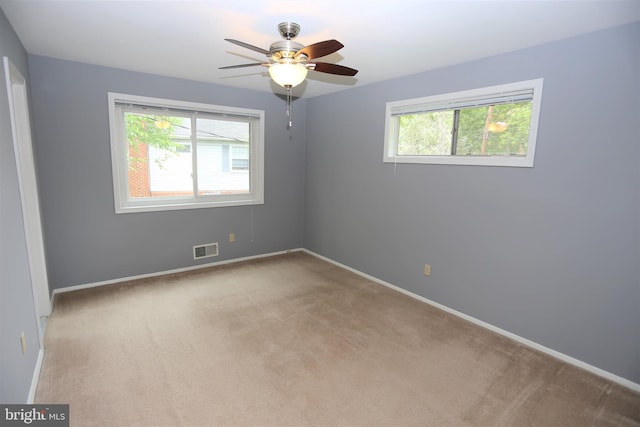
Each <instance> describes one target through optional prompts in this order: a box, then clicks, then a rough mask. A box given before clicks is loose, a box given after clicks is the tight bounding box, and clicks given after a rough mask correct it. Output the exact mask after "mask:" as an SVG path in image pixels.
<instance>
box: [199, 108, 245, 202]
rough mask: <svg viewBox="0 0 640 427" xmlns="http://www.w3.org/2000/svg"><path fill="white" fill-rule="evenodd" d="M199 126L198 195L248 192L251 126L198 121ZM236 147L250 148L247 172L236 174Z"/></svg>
mask: <svg viewBox="0 0 640 427" xmlns="http://www.w3.org/2000/svg"><path fill="white" fill-rule="evenodd" d="M196 126H197V128H198V132H197V137H198V147H197V149H198V150H197V152H198V154H197V156H198V194H200V195H211V194H243V193H249V192H250V185H249V183H250V174H249V170H248V150H249V149H248V147H249V135H250V132H249V131H250V128H249V123H247V122H238V121H227V120H214V119H203V118H198V119H197V121H196ZM235 145H241V146H246V147H247V149H246V150H247V155H246V166H247V168H246V169H245V170H246V173H233V172H234V171H235V169H234V164H233V159H234V157H233V156H234V155H235V154H236V152H235V151H234V150H233V148H234V146H235Z"/></svg>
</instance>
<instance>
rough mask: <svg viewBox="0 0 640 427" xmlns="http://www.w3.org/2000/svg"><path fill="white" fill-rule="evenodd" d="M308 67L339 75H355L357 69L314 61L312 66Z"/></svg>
mask: <svg viewBox="0 0 640 427" xmlns="http://www.w3.org/2000/svg"><path fill="white" fill-rule="evenodd" d="M309 65H312V64H309ZM309 68H311V69H312V70H314V71H319V72H321V73H328V74H337V75H339V76H355V75H356V74H358V70H354V69H353V68H349V67H345V66H343V65H338V64H329V63H326V62H316V63H314V64H313V66H312V67H309Z"/></svg>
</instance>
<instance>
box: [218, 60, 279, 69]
mask: <svg viewBox="0 0 640 427" xmlns="http://www.w3.org/2000/svg"><path fill="white" fill-rule="evenodd" d="M258 65H269V64H263V63H262V62H253V63H251V64H240V65H227V66H226V67H220V68H218V70H228V69H231V68H245V67H256V66H258Z"/></svg>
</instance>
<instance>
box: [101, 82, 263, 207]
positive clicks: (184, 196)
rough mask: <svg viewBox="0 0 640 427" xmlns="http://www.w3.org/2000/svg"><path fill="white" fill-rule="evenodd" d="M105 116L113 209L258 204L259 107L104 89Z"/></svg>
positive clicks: (260, 167) (260, 180) (260, 168)
mask: <svg viewBox="0 0 640 427" xmlns="http://www.w3.org/2000/svg"><path fill="white" fill-rule="evenodd" d="M109 119H110V127H111V154H112V158H113V161H112V163H113V180H114V197H115V204H116V213H125V212H141V211H142V212H145V211H157V210H173V209H194V208H204V207H219V206H237V205H249V204H261V203H263V194H264V191H263V188H264V185H263V175H264V174H263V158H264V155H263V151H264V150H263V146H264V144H263V140H264V112H263V111H258V110H247V109H239V108H231V107H220V106H215V105H208V104H195V103H188V102H181V101H172V100H164V99H157V98H147V97H139V96H132V95H122V94H114V93H110V94H109ZM230 148H231V150H230ZM230 155H231V156H233V157H230ZM230 163H231V165H230ZM230 166H231V167H230ZM237 171H242V172H244V173H241V174H239V173H237Z"/></svg>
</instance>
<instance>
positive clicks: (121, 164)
mask: <svg viewBox="0 0 640 427" xmlns="http://www.w3.org/2000/svg"><path fill="white" fill-rule="evenodd" d="M108 102H109V131H110V143H111V166H112V177H113V191H114V204H115V213H116V214H122V213H134V212H155V211H168V210H181V209H201V208H215V207H226V206H246V205H259V204H264V139H265V112H264V111H263V110H254V109H247V108H238V107H228V106H221V105H213V104H204V103H197V102H189V101H179V100H171V99H163V98H153V97H147V96H138V95H128V94H122V93H115V92H109V93H108ZM122 104H130V105H132V106H144V107H148V108H150V109H156V110H157V109H165V110H167V113H171V110H174V111H175V110H178V111H182V112H188V113H189V114H196V115H198V114H201V115H202V117H203V118H207V117H208V116H209V117H211V118H217V119H225V118H227V119H230V120H240V121H247V122H248V123H249V124H250V125H249V126H250V138H249V168H250V169H249V173H250V180H249V192H248V193H239V194H223V195H210V194H207V195H199V194H197V192H196V191H195V189H194V194H193V195H191V196H169V197H155V198H153V197H151V198H143V199H139V200H132V199H131V198H129V187H128V179H129V178H128V167H129V165H128V150H127V140H126V129H125V123H124V111H123V110H122V109H121V108H118V106H119V105H122ZM191 150H192V153H193V154H194V155H196V156H197V150H193V141H192V143H191ZM195 162H197V160H195V159H194V163H195ZM192 173H193V172H192ZM194 186H195V184H194Z"/></svg>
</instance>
